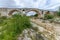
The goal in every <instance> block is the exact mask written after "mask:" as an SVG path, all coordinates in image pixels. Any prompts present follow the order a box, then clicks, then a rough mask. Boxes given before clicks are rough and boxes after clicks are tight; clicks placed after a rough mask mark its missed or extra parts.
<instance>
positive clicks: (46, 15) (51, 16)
mask: <svg viewBox="0 0 60 40" xmlns="http://www.w3.org/2000/svg"><path fill="white" fill-rule="evenodd" d="M53 18H54V16H53V15H52V14H45V15H44V19H53Z"/></svg>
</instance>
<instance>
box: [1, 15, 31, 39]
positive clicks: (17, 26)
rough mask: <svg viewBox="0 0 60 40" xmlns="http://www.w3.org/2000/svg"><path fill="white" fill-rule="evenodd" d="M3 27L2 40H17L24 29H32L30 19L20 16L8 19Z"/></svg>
mask: <svg viewBox="0 0 60 40" xmlns="http://www.w3.org/2000/svg"><path fill="white" fill-rule="evenodd" d="M2 24H4V25H1V26H2V29H1V30H0V33H1V34H0V40H17V35H19V34H20V33H21V32H22V31H23V30H24V29H26V28H31V27H32V26H31V24H30V20H29V17H27V16H21V15H19V14H15V15H12V17H11V18H8V19H6V20H5V21H4V22H3V23H2Z"/></svg>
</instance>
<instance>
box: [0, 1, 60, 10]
mask: <svg viewBox="0 0 60 40" xmlns="http://www.w3.org/2000/svg"><path fill="white" fill-rule="evenodd" d="M59 6H60V0H0V7H6V8H39V9H44V10H53V11H55V10H57V9H58V7H59Z"/></svg>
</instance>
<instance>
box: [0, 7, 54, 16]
mask: <svg viewBox="0 0 60 40" xmlns="http://www.w3.org/2000/svg"><path fill="white" fill-rule="evenodd" d="M31 11H34V12H36V13H37V14H38V17H41V16H43V15H44V14H46V13H51V14H54V13H55V12H53V11H47V10H40V9H37V8H0V13H1V14H2V15H12V14H13V12H22V13H25V14H27V13H28V12H31Z"/></svg>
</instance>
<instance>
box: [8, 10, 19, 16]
mask: <svg viewBox="0 0 60 40" xmlns="http://www.w3.org/2000/svg"><path fill="white" fill-rule="evenodd" d="M14 12H20V11H19V10H11V11H10V12H9V13H8V15H12V14H13V13H14Z"/></svg>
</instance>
